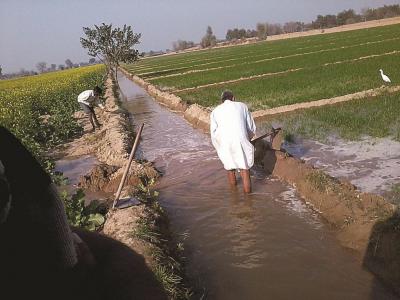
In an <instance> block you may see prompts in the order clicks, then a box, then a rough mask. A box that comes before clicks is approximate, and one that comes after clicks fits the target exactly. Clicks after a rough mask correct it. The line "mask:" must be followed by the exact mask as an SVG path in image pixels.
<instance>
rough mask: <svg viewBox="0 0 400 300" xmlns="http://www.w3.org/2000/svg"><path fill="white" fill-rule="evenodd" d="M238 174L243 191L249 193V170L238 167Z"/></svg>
mask: <svg viewBox="0 0 400 300" xmlns="http://www.w3.org/2000/svg"><path fill="white" fill-rule="evenodd" d="M240 176H241V177H242V181H243V190H244V192H245V193H251V180H250V170H242V169H240Z"/></svg>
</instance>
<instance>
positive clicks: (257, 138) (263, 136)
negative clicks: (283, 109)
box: [250, 127, 282, 145]
mask: <svg viewBox="0 0 400 300" xmlns="http://www.w3.org/2000/svg"><path fill="white" fill-rule="evenodd" d="M281 129H282V128H280V127H279V128H273V127H272V130H271V132H268V133H265V134H263V135H260V136H259V137H256V138H255V139H253V140H251V141H250V143H252V144H253V145H254V143H255V142H257V141H258V140H261V139H263V138H266V137H267V136H270V135H272V136H274V135H275V134H276V133H277V132H279V131H280V130H281Z"/></svg>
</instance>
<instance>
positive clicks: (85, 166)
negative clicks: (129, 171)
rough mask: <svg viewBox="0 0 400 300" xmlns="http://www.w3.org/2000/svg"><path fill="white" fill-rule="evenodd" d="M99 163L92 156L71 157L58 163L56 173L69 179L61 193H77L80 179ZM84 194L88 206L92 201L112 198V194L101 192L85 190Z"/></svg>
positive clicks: (60, 189)
mask: <svg viewBox="0 0 400 300" xmlns="http://www.w3.org/2000/svg"><path fill="white" fill-rule="evenodd" d="M98 163H99V162H98V160H97V159H96V158H95V157H94V156H91V155H84V156H79V157H69V158H67V159H60V160H58V161H56V166H55V171H58V172H62V173H63V176H64V177H66V178H67V183H66V184H65V185H62V186H60V187H59V191H60V192H63V191H66V192H67V193H68V194H73V193H75V192H76V190H77V189H78V188H79V186H78V183H79V180H80V177H81V176H82V175H84V174H87V173H89V172H90V170H92V168H93V167H94V166H95V165H96V164H98ZM84 192H85V202H86V204H89V203H90V202H91V201H92V200H105V199H106V198H109V197H110V194H108V193H105V192H101V191H99V192H93V191H88V190H84Z"/></svg>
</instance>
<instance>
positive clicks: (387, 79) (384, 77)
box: [379, 69, 391, 83]
mask: <svg viewBox="0 0 400 300" xmlns="http://www.w3.org/2000/svg"><path fill="white" fill-rule="evenodd" d="M379 72H381V76H382V79H383V81H384V82H388V83H391V81H390V78H389V77H387V76H386V75H385V74H383V70H382V69H380V70H379Z"/></svg>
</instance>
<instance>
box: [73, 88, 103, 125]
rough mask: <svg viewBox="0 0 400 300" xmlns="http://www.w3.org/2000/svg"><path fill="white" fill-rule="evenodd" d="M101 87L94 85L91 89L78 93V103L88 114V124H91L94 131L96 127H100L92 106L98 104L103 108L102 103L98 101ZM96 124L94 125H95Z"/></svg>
mask: <svg viewBox="0 0 400 300" xmlns="http://www.w3.org/2000/svg"><path fill="white" fill-rule="evenodd" d="M101 92H102V91H101V88H99V87H98V86H95V87H94V89H93V90H87V91H84V92H82V93H80V94H79V96H78V103H79V105H80V106H81V108H82V109H83V111H84V112H85V113H86V114H87V115H88V117H89V121H90V124H92V127H93V129H92V131H95V129H96V127H97V128H100V126H101V124H100V123H99V121H98V120H97V117H96V113H95V112H94V107H95V106H98V107H100V108H101V109H103V110H104V106H103V104H101V103H100V99H99V98H100V94H101ZM95 126H96V127H95Z"/></svg>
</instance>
